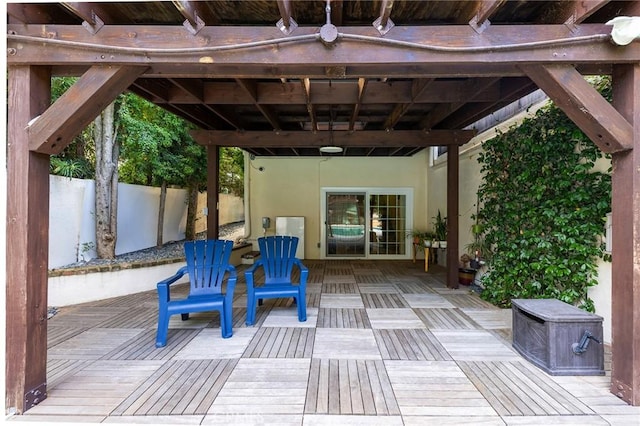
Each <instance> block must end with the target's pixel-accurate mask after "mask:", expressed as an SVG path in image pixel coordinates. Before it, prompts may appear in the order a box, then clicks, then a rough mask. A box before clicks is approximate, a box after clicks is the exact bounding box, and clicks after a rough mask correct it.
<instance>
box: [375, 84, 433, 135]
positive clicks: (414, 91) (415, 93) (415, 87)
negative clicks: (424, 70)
mask: <svg viewBox="0 0 640 426" xmlns="http://www.w3.org/2000/svg"><path fill="white" fill-rule="evenodd" d="M433 81H434V79H432V78H427V79H415V80H413V82H412V85H411V102H408V103H404V104H398V105H396V107H395V108H394V109H393V111H392V112H391V114H390V115H389V117H387V119H386V121H385V122H384V125H383V128H385V129H393V127H394V126H395V125H396V124H397V123H398V121H399V120H400V118H401V117H402V116H403V115H404V114H406V112H407V111H409V108H411V106H412V105H413V104H414V103H415V100H416V99H417V98H418V97H419V96H420V95H421V94H422V93H423V92H424V91H425V90H426V88H427V87H428V86H429V85H430V84H431V83H433Z"/></svg>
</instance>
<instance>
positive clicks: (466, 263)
mask: <svg viewBox="0 0 640 426" xmlns="http://www.w3.org/2000/svg"><path fill="white" fill-rule="evenodd" d="M473 261H474V260H473V259H472V258H471V256H469V255H468V254H466V253H465V254H463V255H462V256H460V265H459V267H458V283H460V284H462V285H471V284H472V283H473V280H474V279H475V277H476V272H478V268H474V265H473Z"/></svg>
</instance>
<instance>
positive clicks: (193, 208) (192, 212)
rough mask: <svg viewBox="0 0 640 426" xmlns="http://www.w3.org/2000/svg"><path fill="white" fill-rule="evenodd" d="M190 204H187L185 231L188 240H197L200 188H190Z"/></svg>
mask: <svg viewBox="0 0 640 426" xmlns="http://www.w3.org/2000/svg"><path fill="white" fill-rule="evenodd" d="M188 190H189V193H188V195H187V197H188V200H187V202H188V204H187V229H186V230H185V238H186V239H187V240H195V239H196V215H197V212H198V188H197V186H190V187H189V189H188Z"/></svg>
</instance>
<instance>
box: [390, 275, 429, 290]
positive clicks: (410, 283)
mask: <svg viewBox="0 0 640 426" xmlns="http://www.w3.org/2000/svg"><path fill="white" fill-rule="evenodd" d="M394 285H395V286H396V288H397V289H398V291H399V292H400V293H404V294H421V293H434V292H433V291H432V290H431V289H430V288H429V287H428V286H427V285H426V284H424V283H422V282H420V281H419V280H415V279H413V278H410V279H406V280H398V279H396V280H394Z"/></svg>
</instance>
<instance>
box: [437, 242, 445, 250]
mask: <svg viewBox="0 0 640 426" xmlns="http://www.w3.org/2000/svg"><path fill="white" fill-rule="evenodd" d="M438 244H439V245H440V248H444V249H446V248H447V242H446V241H440V242H439V243H438Z"/></svg>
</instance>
